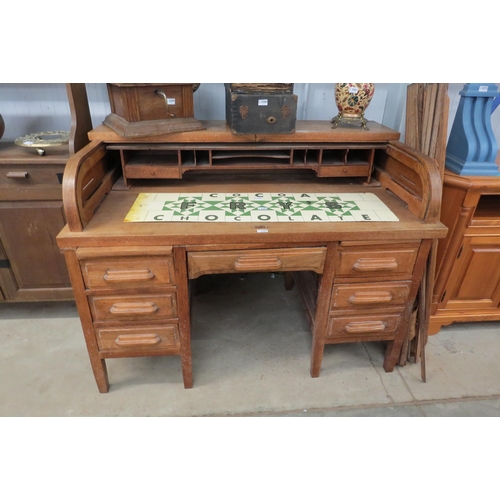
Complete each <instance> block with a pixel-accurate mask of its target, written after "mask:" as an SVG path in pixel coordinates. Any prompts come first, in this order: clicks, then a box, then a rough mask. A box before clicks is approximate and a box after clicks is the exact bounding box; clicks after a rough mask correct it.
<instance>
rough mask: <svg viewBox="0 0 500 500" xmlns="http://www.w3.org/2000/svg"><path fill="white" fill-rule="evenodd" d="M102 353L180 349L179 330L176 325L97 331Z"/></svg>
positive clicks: (101, 329) (100, 329)
mask: <svg viewBox="0 0 500 500" xmlns="http://www.w3.org/2000/svg"><path fill="white" fill-rule="evenodd" d="M96 334H97V344H98V346H99V350H100V351H117V352H123V353H124V354H125V353H128V352H129V351H132V350H133V351H151V350H164V349H175V348H179V346H180V343H179V328H178V326H177V325H176V324H170V325H164V326H158V325H153V326H147V327H146V326H140V327H123V328H99V329H97V330H96Z"/></svg>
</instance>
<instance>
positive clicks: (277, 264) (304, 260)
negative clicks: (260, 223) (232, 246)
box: [188, 247, 326, 278]
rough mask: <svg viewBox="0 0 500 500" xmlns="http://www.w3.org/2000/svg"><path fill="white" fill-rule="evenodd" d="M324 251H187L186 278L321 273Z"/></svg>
mask: <svg viewBox="0 0 500 500" xmlns="http://www.w3.org/2000/svg"><path fill="white" fill-rule="evenodd" d="M325 255H326V248H325V247H311V248H273V249H269V250H236V251H227V252H189V253H188V270H189V271H188V272H189V278H197V277H198V276H201V275H202V274H225V273H249V272H273V271H314V272H316V273H322V272H323V266H324V263H325Z"/></svg>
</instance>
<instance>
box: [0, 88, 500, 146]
mask: <svg viewBox="0 0 500 500" xmlns="http://www.w3.org/2000/svg"><path fill="white" fill-rule="evenodd" d="M334 85H335V84H334V83H295V84H294V93H295V94H296V95H297V96H298V110H297V119H299V120H330V119H331V118H333V117H334V116H335V115H336V114H337V108H336V106H335V98H334ZM407 85H408V84H407V83H377V84H375V94H374V96H373V99H372V102H371V103H370V106H369V107H368V109H367V111H366V118H367V119H368V120H374V121H377V122H379V123H383V124H384V125H386V126H388V127H390V128H393V129H396V130H399V131H400V132H401V133H402V138H404V121H405V120H404V117H405V106H406V87H407ZM496 85H497V86H498V87H499V88H500V84H498V83H497V84H496ZM463 86H464V84H463V83H450V84H449V88H448V94H449V96H450V118H449V123H448V132H449V131H450V130H451V127H452V125H453V119H454V117H455V114H456V110H457V107H458V103H459V100H460V95H459V92H460V90H462V88H463ZM87 95H88V98H89V104H90V111H91V115H92V121H93V125H94V127H96V126H98V125H100V124H101V123H102V121H103V120H104V118H105V116H106V115H107V114H108V113H109V112H110V106H109V99H108V94H107V90H106V84H105V83H87ZM194 108H195V116H196V118H198V119H200V120H211V119H212V120H224V119H225V99H224V85H223V83H202V84H201V85H200V88H199V89H198V90H197V91H196V92H195V94H194ZM0 114H1V115H2V116H3V118H4V121H5V132H4V136H3V138H2V141H13V140H14V139H16V138H17V137H20V136H22V135H26V134H28V133H33V132H41V131H49V130H69V128H70V114H69V106H68V102H67V96H66V87H65V84H64V83H41V84H38V83H37V84H33V83H30V84H27V83H19V84H11V83H0ZM491 118H492V128H493V131H494V133H495V136H496V139H497V143H498V145H499V147H500V107H498V108H497V109H496V110H495V112H494V113H493V115H492V117H491Z"/></svg>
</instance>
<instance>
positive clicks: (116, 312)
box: [89, 293, 177, 321]
mask: <svg viewBox="0 0 500 500" xmlns="http://www.w3.org/2000/svg"><path fill="white" fill-rule="evenodd" d="M89 303H90V307H91V310H92V315H93V318H94V321H131V320H132V321H134V320H135V321H142V320H144V321H147V320H156V319H169V318H176V317H177V302H176V297H175V293H167V294H162V295H126V296H119V295H117V296H113V297H109V296H103V297H99V296H98V297H89Z"/></svg>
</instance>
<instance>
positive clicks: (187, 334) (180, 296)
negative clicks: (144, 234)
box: [173, 247, 193, 389]
mask: <svg viewBox="0 0 500 500" xmlns="http://www.w3.org/2000/svg"><path fill="white" fill-rule="evenodd" d="M173 255H174V264H175V279H176V282H177V307H178V309H179V311H178V312H179V336H180V341H181V366H182V378H183V379H184V388H185V389H191V388H192V387H193V367H192V356H191V320H190V314H191V312H190V307H189V285H188V270H187V260H186V249H185V248H183V247H174V249H173Z"/></svg>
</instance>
